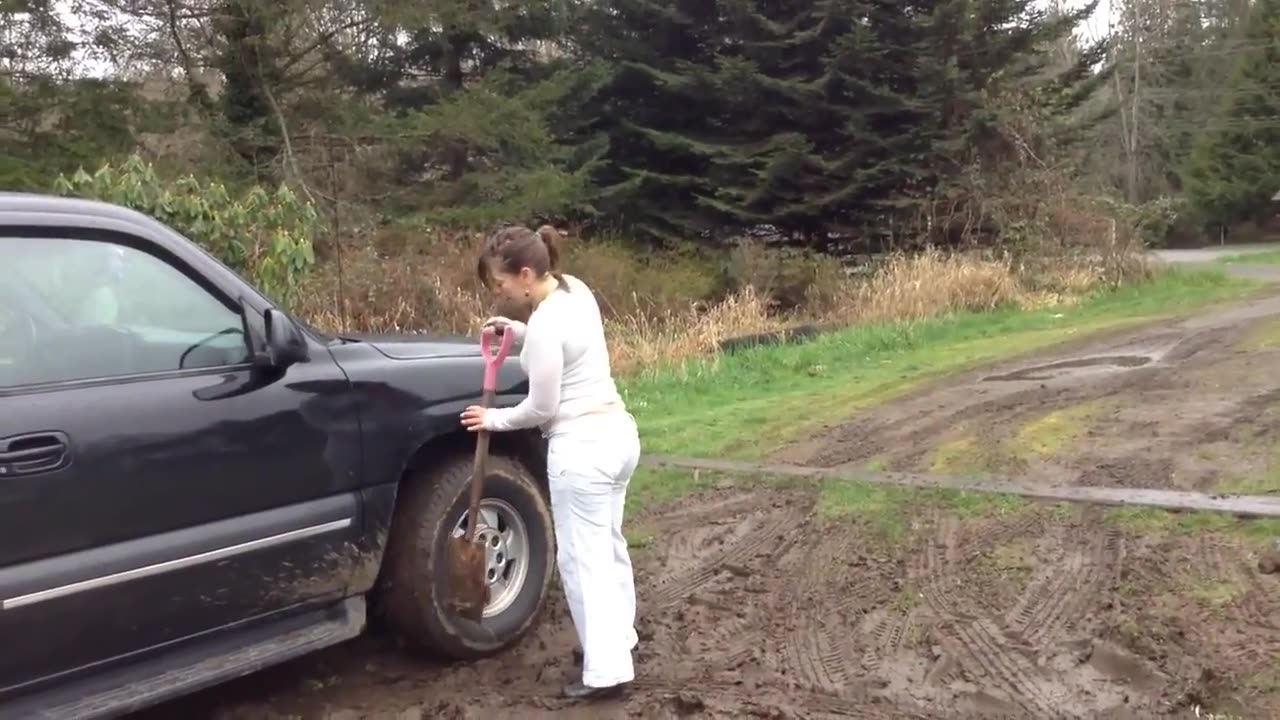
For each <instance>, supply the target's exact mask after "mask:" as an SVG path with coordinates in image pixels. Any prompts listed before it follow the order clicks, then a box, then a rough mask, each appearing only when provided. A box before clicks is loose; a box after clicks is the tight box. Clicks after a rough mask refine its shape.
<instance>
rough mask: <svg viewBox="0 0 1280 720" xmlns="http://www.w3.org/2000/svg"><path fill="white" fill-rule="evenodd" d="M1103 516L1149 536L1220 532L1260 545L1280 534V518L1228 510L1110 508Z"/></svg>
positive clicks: (1262, 545)
mask: <svg viewBox="0 0 1280 720" xmlns="http://www.w3.org/2000/svg"><path fill="white" fill-rule="evenodd" d="M1103 517H1104V519H1105V520H1106V521H1107V522H1109V523H1111V524H1113V525H1114V526H1116V527H1119V528H1122V529H1124V530H1128V531H1129V532H1132V533H1134V534H1135V535H1144V536H1148V537H1158V536H1162V535H1172V534H1179V533H1184V534H1190V535H1198V534H1207V533H1219V534H1223V535H1229V536H1231V537H1234V538H1237V539H1240V540H1243V541H1245V542H1247V543H1248V544H1250V545H1253V546H1255V547H1259V548H1261V547H1266V546H1270V545H1271V544H1272V543H1274V542H1275V540H1276V539H1277V538H1280V518H1264V519H1257V520H1243V519H1240V518H1237V517H1235V516H1233V515H1229V514H1227V513H1218V512H1185V513H1172V512H1168V511H1165V510H1162V509H1160V508H1150V507H1125V508H1110V509H1108V510H1107V511H1106V512H1105V513H1104V515H1103Z"/></svg>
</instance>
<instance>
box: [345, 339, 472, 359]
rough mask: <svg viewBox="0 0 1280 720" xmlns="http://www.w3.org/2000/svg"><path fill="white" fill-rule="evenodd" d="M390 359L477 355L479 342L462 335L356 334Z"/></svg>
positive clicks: (361, 340)
mask: <svg viewBox="0 0 1280 720" xmlns="http://www.w3.org/2000/svg"><path fill="white" fill-rule="evenodd" d="M352 339H353V340H359V341H360V342H363V343H366V344H368V345H370V346H371V347H373V348H374V349H376V350H377V351H378V352H380V353H382V354H383V355H386V356H387V357H389V358H391V359H392V360H428V359H431V358H457V357H479V356H480V343H479V342H477V341H475V340H468V339H467V338H463V337H448V336H439V335H436V336H433V335H356V336H354V337H353V338H352Z"/></svg>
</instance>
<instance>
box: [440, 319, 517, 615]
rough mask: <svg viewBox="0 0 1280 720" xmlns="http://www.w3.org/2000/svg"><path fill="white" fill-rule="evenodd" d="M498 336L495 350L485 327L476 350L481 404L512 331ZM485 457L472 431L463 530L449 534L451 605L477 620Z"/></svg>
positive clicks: (484, 575) (484, 597) (493, 389)
mask: <svg viewBox="0 0 1280 720" xmlns="http://www.w3.org/2000/svg"><path fill="white" fill-rule="evenodd" d="M502 330H503V331H502V340H501V342H500V343H499V344H498V349H497V352H494V349H493V340H494V337H493V336H494V334H495V332H494V330H493V329H492V328H486V329H485V331H484V334H483V335H482V336H481V339H480V351H481V352H482V353H483V354H484V386H483V389H484V393H483V395H482V396H481V398H480V406H481V407H486V408H488V407H493V398H494V395H495V394H496V393H497V390H498V369H499V368H501V367H502V362H503V361H504V360H506V359H507V354H508V353H510V352H511V344H512V342H513V341H514V340H515V333H513V332H510V331H509V330H508V329H507V328H503V329H502ZM488 457H489V431H488V430H483V429H482V430H480V431H478V432H477V433H476V460H475V465H474V466H473V468H472V470H471V506H470V508H469V509H468V510H467V531H466V533H464V534H463V536H462V537H451V538H449V579H450V581H451V583H452V588H453V598H452V602H451V605H452V606H453V608H454V610H455V611H456V612H457V613H458V614H459V615H461V616H462V617H464V618H466V619H468V620H470V621H472V622H474V623H479V622H480V621H481V619H482V618H483V617H484V608H485V605H488V604H489V578H488V562H487V557H486V556H487V553H486V552H485V543H484V541H483V540H481V541H479V542H477V541H476V534H477V533H478V532H479V531H480V523H481V522H482V520H481V518H480V498H481V497H482V496H483V495H484V476H485V460H486V459H488Z"/></svg>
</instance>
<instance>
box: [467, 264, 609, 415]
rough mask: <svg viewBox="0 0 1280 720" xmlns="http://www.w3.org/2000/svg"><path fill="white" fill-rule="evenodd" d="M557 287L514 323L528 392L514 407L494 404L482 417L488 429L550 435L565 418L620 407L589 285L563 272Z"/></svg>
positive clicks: (607, 352) (599, 318) (597, 310)
mask: <svg viewBox="0 0 1280 720" xmlns="http://www.w3.org/2000/svg"><path fill="white" fill-rule="evenodd" d="M564 281H565V283H566V284H567V285H568V289H567V290H566V289H565V288H563V287H559V288H557V289H556V290H554V291H553V292H552V293H551V294H550V295H549V296H547V298H546V299H545V300H543V301H542V302H541V303H539V304H538V307H537V309H535V310H534V311H533V315H532V316H530V318H529V323H528V325H527V326H525V325H521V324H520V323H513V324H512V328H513V329H514V330H515V331H516V339H517V341H519V340H521V339H523V340H524V345H523V347H521V349H520V367H521V368H523V369H524V372H525V374H526V375H527V376H528V377H529V394H528V396H527V397H526V398H525V399H524V400H522V401H521V402H520V404H519V405H516V406H515V407H513V408H492V409H490V410H489V411H488V412H486V413H485V415H484V427H485V429H486V430H491V431H503V430H519V429H522V428H531V427H538V428H540V429H541V430H542V432H543V434H544V435H546V436H548V437H550V436H551V435H552V434H554V433H555V432H556V431H557V430H558V429H563V428H564V427H565V426H566V424H567V423H568V422H569V421H572V420H574V419H576V418H579V417H581V416H583V415H586V414H588V413H592V412H595V411H598V410H601V409H602V408H605V407H607V406H609V405H616V406H617V407H618V408H622V407H623V403H622V397H621V395H619V393H618V388H617V384H616V383H614V381H613V373H612V370H611V368H610V365H609V350H608V347H607V346H606V345H605V339H604V322H603V320H602V319H601V316H600V306H599V305H598V304H597V303H596V299H595V296H594V295H592V294H591V289H590V288H588V287H587V286H586V284H585V283H583V282H582V281H581V280H579V279H577V278H575V277H572V276H569V275H565V276H564Z"/></svg>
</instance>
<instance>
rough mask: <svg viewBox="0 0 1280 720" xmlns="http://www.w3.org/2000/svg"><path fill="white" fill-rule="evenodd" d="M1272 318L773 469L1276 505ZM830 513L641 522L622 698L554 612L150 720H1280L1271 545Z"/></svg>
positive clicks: (735, 513) (985, 374)
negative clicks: (525, 625) (1257, 498)
mask: <svg viewBox="0 0 1280 720" xmlns="http://www.w3.org/2000/svg"><path fill="white" fill-rule="evenodd" d="M1277 318H1280V297H1273V298H1265V299H1261V300H1257V301H1254V302H1251V303H1247V304H1244V305H1240V306H1236V307H1233V308H1230V309H1220V310H1217V311H1215V312H1212V313H1208V314H1204V315H1201V316H1198V317H1196V318H1194V319H1189V320H1184V321H1180V322H1176V323H1166V324H1163V325H1159V326H1152V327H1146V328H1141V329H1138V330H1130V331H1126V332H1124V333H1113V334H1112V335H1110V336H1109V337H1106V338H1100V339H1094V340H1089V341H1082V342H1077V343H1074V344H1073V345H1072V346H1069V347H1064V348H1059V349H1058V350H1057V351H1055V352H1054V353H1052V354H1045V355H1042V356H1040V357H1035V358H1029V359H1028V358H1023V359H1021V360H1019V361H1017V362H1010V363H1007V364H1004V365H1002V366H1000V367H993V368H984V369H981V370H976V371H973V372H971V373H968V374H966V375H964V376H960V377H955V378H951V379H949V380H947V381H946V382H939V383H938V384H936V385H934V386H931V387H927V388H923V389H921V390H919V391H918V392H916V393H914V394H913V395H912V396H910V397H906V398H903V399H902V400H901V401H899V402H895V403H894V404H892V405H890V406H887V407H882V408H877V409H876V410H875V411H874V412H869V413H868V414H867V415H865V416H863V417H859V418H855V419H853V420H852V421H851V422H849V423H848V424H847V425H845V426H843V427H840V428H836V429H834V430H833V431H832V432H831V433H830V434H829V435H828V437H827V438H826V441H825V442H824V443H821V444H813V445H808V446H803V447H795V448H790V449H788V450H787V451H786V452H785V453H783V455H784V457H782V458H779V459H782V460H787V461H790V462H806V463H810V464H812V465H815V466H823V467H836V466H843V465H851V466H857V467H862V466H866V465H870V464H876V465H882V466H884V467H887V468H890V469H893V468H901V469H905V468H910V469H913V470H914V469H918V468H920V467H921V466H928V467H931V468H933V469H934V470H935V471H938V470H942V471H951V470H956V468H963V469H964V472H976V473H987V474H992V475H999V476H1000V477H1001V479H1005V480H1008V479H1016V478H1017V477H1021V476H1024V475H1026V476H1031V475H1034V476H1035V477H1036V478H1037V480H1038V481H1039V482H1044V481H1045V479H1046V478H1048V479H1050V480H1052V481H1055V482H1061V483H1077V484H1096V485H1111V486H1128V487H1165V488H1168V487H1177V488H1195V489H1205V488H1221V487H1226V486H1231V487H1240V488H1247V489H1250V491H1251V492H1261V491H1265V490H1266V489H1267V487H1268V486H1267V484H1266V482H1267V480H1266V479H1267V478H1268V477H1270V475H1269V474H1268V473H1273V472H1274V471H1275V470H1276V468H1274V467H1271V466H1270V465H1269V462H1270V460H1269V459H1270V458H1272V457H1273V456H1274V454H1275V445H1274V440H1273V439H1272V438H1274V437H1275V433H1276V431H1277V429H1280V375H1277V374H1276V373H1275V370H1274V368H1276V367H1280V323H1278V321H1277ZM957 471H958V470H957ZM1233 483H1234V485H1233ZM820 497H821V490H820V488H819V487H818V486H817V485H816V484H815V483H804V482H797V483H794V484H789V485H785V486H783V485H779V484H773V485H765V484H759V483H749V482H747V481H745V480H742V481H736V482H735V481H733V480H725V481H724V482H722V483H721V484H720V485H719V486H717V487H716V488H715V489H714V490H711V491H708V492H706V493H704V494H702V495H700V496H698V497H695V498H685V499H683V500H681V501H680V502H679V503H677V504H675V505H673V506H671V507H666V508H655V509H653V510H652V511H650V512H648V513H646V515H644V516H642V517H637V518H635V519H634V520H632V521H630V522H631V524H632V527H633V529H638V528H642V529H643V532H637V533H636V534H637V535H640V534H643V535H646V536H651V537H653V538H655V539H656V540H654V541H653V542H652V543H651V544H649V545H647V546H644V547H638V548H636V549H635V550H634V551H633V553H634V554H633V559H634V563H635V566H636V573H637V586H638V595H639V600H640V604H641V607H640V610H639V614H640V621H639V625H640V627H639V631H640V634H641V638H642V644H641V646H640V648H639V649H638V651H637V658H636V659H637V669H638V679H637V682H636V683H635V685H634V687H633V688H632V690H631V692H630V694H629V696H628V697H627V698H626V699H624V700H619V701H613V702H608V703H603V704H597V705H590V706H572V705H568V704H565V703H564V702H562V701H561V700H559V699H558V698H556V696H555V694H556V692H557V691H558V689H559V688H560V687H561V686H562V685H563V684H565V683H567V682H570V681H572V680H574V679H576V673H577V668H575V666H574V664H573V660H572V654H571V651H572V648H573V646H574V643H575V641H574V639H573V631H572V628H571V626H570V624H569V622H568V619H567V615H566V613H565V611H564V608H563V603H562V602H561V600H560V598H559V597H558V596H557V597H555V598H553V601H552V603H551V606H550V607H549V609H548V612H547V615H546V616H545V617H544V619H543V620H542V622H541V623H540V624H539V625H538V627H537V628H536V630H535V631H534V632H533V634H531V635H530V637H528V638H527V639H526V640H525V641H524V642H522V643H521V644H520V645H519V646H517V647H516V648H514V649H512V650H511V651H509V652H507V653H505V654H503V655H501V656H500V657H496V658H493V659H490V660H486V661H482V662H478V663H473V664H460V665H436V664H430V663H427V662H424V661H421V660H417V659H414V657H413V656H411V655H409V654H408V653H405V652H401V651H400V650H398V649H397V648H396V647H394V645H393V643H392V642H391V641H390V640H389V639H388V638H387V637H386V636H385V635H383V634H381V633H376V632H375V633H372V634H370V635H368V636H366V637H364V638H362V639H360V640H358V641H355V642H353V643H350V644H348V645H345V646H342V647H339V648H333V649H331V650H329V651H326V652H322V653H320V654H318V655H315V656H312V657H308V658H305V659H302V660H299V661H296V662H293V663H290V664H288V665H285V666H282V667H280V668H276V669H273V670H270V671H267V672H264V673H260V674H258V675H254V676H252V677H248V678H245V679H242V680H239V681H235V682H233V683H229V684H227V685H223V686H220V687H217V688H214V689H212V690H209V691H205V692H203V693H200V694H197V695H193V696H191V697H188V698H184V699H182V700H180V701H177V702H175V703H170V704H167V705H165V706H162V707H159V708H155V709H154V710H152V711H149V712H147V713H142V714H138V715H137V716H136V718H135V720H142V719H143V718H157V719H158V718H172V717H182V718H188V719H190V720H200V719H201V718H209V719H211V720H212V719H215V718H216V719H217V720H257V719H261V720H285V719H286V718H305V719H307V720H310V719H312V718H316V719H321V718H332V719H333V720H338V719H341V720H360V719H366V718H367V719H373V718H378V719H379V720H381V719H382V718H387V719H388V720H396V719H399V720H418V719H419V718H422V719H426V718H520V719H524V718H552V717H555V718H570V719H571V718H579V717H580V718H657V719H664V718H752V717H758V718H797V719H799V718H806V719H807V718H886V719H888V718H1037V719H1039V718H1135V717H1136V718H1142V717H1196V716H1197V713H1199V715H1200V716H1204V713H1206V712H1208V711H1213V712H1218V713H1232V714H1233V716H1234V717H1249V718H1254V717H1257V718H1262V717H1280V671H1277V669H1276V664H1275V659H1276V658H1277V657H1280V575H1276V574H1273V573H1275V568H1276V567H1277V564H1278V561H1277V556H1276V552H1277V548H1275V547H1273V545H1272V541H1271V540H1269V539H1266V538H1262V539H1261V540H1260V539H1259V538H1258V537H1257V536H1256V534H1254V535H1249V534H1246V533H1242V532H1239V529H1238V528H1234V527H1231V526H1227V525H1223V524H1217V525H1214V526H1213V527H1211V528H1209V529H1201V530H1196V531H1191V530H1188V529H1186V527H1185V526H1183V525H1179V524H1177V523H1176V522H1175V523H1151V522H1144V521H1142V519H1141V518H1140V517H1138V516H1137V515H1134V514H1133V513H1126V512H1124V511H1113V510H1104V509H1101V508H1097V507H1089V506H1049V505H1038V504H1028V505H1025V506H1022V507H1019V508H1016V509H1013V510H1007V509H1006V510H1007V511H1005V512H1001V513H996V512H995V511H991V512H980V513H973V512H969V513H966V514H964V515H958V514H956V513H955V512H954V511H953V510H948V509H947V508H946V507H945V506H941V505H929V504H922V505H921V506H920V507H919V508H912V512H911V513H910V516H909V518H907V520H906V522H905V523H904V528H903V532H902V533H901V534H899V535H897V536H895V537H894V538H893V539H892V541H889V540H886V539H884V538H883V537H882V536H881V535H879V534H877V533H876V532H875V531H874V529H873V528H872V527H871V526H870V525H869V523H871V522H872V520H871V519H865V520H857V519H854V520H849V519H845V520H841V521H838V522H837V521H834V520H831V519H827V517H826V516H825V515H823V514H822V513H821V512H820ZM1160 517H1165V516H1160Z"/></svg>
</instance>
